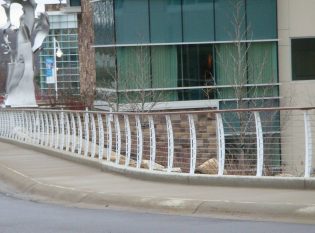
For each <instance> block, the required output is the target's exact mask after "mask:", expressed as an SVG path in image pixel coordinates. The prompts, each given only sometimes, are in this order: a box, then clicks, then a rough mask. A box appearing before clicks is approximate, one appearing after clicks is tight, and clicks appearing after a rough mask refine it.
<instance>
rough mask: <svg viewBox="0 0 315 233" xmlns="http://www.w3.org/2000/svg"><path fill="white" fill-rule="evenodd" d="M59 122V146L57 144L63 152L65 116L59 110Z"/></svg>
mask: <svg viewBox="0 0 315 233" xmlns="http://www.w3.org/2000/svg"><path fill="white" fill-rule="evenodd" d="M59 116H60V117H59V122H60V126H59V127H60V137H61V139H60V144H59V149H60V150H63V148H64V145H65V114H64V112H63V110H61V112H60V115H59Z"/></svg>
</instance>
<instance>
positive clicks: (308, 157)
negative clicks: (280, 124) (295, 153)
mask: <svg viewBox="0 0 315 233" xmlns="http://www.w3.org/2000/svg"><path fill="white" fill-rule="evenodd" d="M304 128H305V172H304V177H305V178H309V177H310V176H311V174H312V158H313V144H312V128H311V122H310V115H309V112H308V111H305V112H304Z"/></svg>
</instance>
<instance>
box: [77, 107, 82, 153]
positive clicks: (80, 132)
mask: <svg viewBox="0 0 315 233" xmlns="http://www.w3.org/2000/svg"><path fill="white" fill-rule="evenodd" d="M77 125H78V137H79V147H78V155H81V154H82V145H83V131H82V123H81V116H80V113H77Z"/></svg>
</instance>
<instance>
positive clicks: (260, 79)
mask: <svg viewBox="0 0 315 233" xmlns="http://www.w3.org/2000/svg"><path fill="white" fill-rule="evenodd" d="M277 66H278V65H277V46H276V43H275V42H266V43H251V44H250V46H249V49H248V83H251V84H263V83H269V84H272V83H277V82H278V69H277ZM248 95H249V97H271V96H277V95H278V87H277V86H265V87H249V88H248Z"/></svg>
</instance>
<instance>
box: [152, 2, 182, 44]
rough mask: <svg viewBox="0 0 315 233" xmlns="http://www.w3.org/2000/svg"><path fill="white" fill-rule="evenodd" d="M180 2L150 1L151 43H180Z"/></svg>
mask: <svg viewBox="0 0 315 233" xmlns="http://www.w3.org/2000/svg"><path fill="white" fill-rule="evenodd" d="M181 19H182V16H181V0H159V1H150V26H151V29H150V31H151V42H152V43H162V42H181V41H182V25H181Z"/></svg>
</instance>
